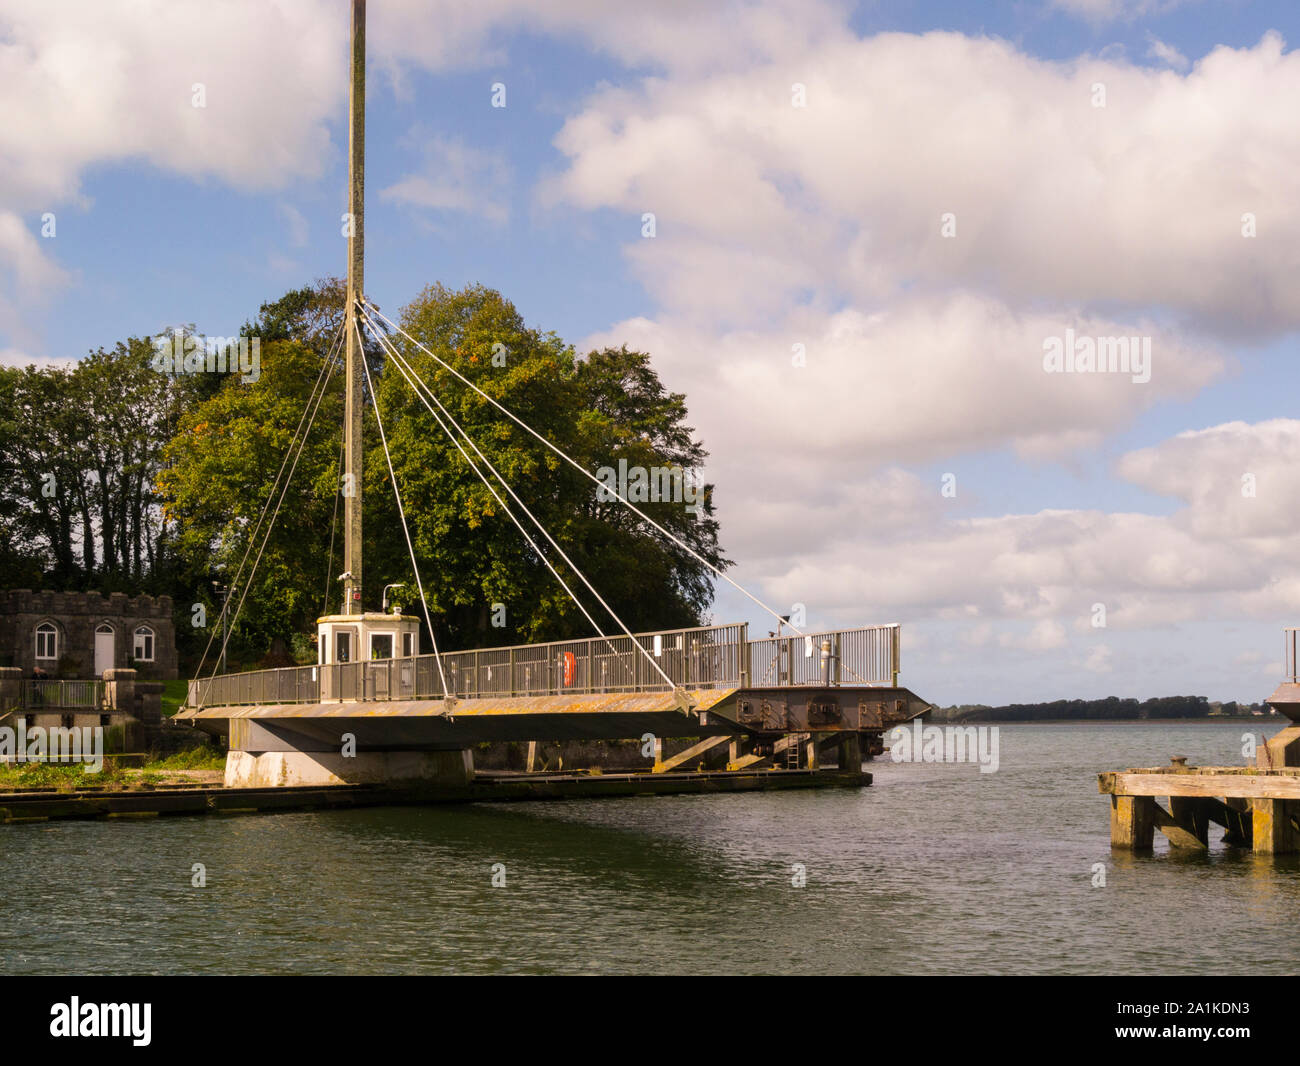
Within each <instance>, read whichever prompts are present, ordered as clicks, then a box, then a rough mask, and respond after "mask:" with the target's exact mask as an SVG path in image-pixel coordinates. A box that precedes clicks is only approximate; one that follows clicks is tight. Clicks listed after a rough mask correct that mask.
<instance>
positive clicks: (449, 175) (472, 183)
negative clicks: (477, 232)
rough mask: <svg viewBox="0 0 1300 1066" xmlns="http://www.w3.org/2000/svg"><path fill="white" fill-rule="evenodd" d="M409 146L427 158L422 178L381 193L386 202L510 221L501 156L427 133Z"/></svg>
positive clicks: (416, 134) (413, 137)
mask: <svg viewBox="0 0 1300 1066" xmlns="http://www.w3.org/2000/svg"><path fill="white" fill-rule="evenodd" d="M406 141H407V143H408V144H410V145H411V146H413V147H414V148H415V149H416V150H417V151H419V152H420V153H421V154H422V155H423V156H424V162H423V165H422V166H421V169H420V172H418V173H415V174H409V175H407V176H406V177H404V178H402V179H401V180H399V181H397V182H396V183H394V184H393V185H390V186H388V187H387V188H386V189H384V190H382V191H381V192H380V194H379V196H380V198H381V199H384V200H393V201H396V202H397V203H401V204H406V205H408V206H412V207H417V208H424V209H428V210H433V211H460V212H466V213H469V214H477V215H482V216H483V217H484V218H486V219H488V220H489V221H490V222H495V223H498V224H500V223H504V222H505V221H506V220H507V219H508V218H509V216H510V206H509V200H508V192H509V172H508V169H507V167H506V164H505V161H504V160H503V159H502V157H501V156H500V155H499V154H498V153H495V152H487V151H481V150H479V149H477V148H472V147H470V146H469V145H467V144H465V143H464V142H463V141H460V140H456V139H454V138H447V137H441V136H438V135H436V134H433V133H431V132H429V131H428V130H423V129H416V130H412V131H411V133H410V134H409V135H408V136H407V138H406Z"/></svg>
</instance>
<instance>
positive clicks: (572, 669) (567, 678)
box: [564, 651, 578, 688]
mask: <svg viewBox="0 0 1300 1066" xmlns="http://www.w3.org/2000/svg"><path fill="white" fill-rule="evenodd" d="M577 677H578V657H577V656H576V655H574V654H573V652H571V651H566V652H565V653H564V687H565V688H568V687H569V686H570V685H572V684H573V682H574V681H575V680H577Z"/></svg>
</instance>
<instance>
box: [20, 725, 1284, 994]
mask: <svg viewBox="0 0 1300 1066" xmlns="http://www.w3.org/2000/svg"><path fill="white" fill-rule="evenodd" d="M1281 724H1282V723H1281V722H1280V721H1279V720H1277V719H1269V720H1267V721H1261V722H1258V723H1251V722H1240V721H1238V722H1231V723H1213V724H1211V723H1196V724H1188V723H1169V724H1156V723H1149V722H1142V723H1126V724H1112V723H1103V724H1086V725H1085V724H1078V725H1075V724H1070V725H1035V726H1026V725H1010V726H1003V727H1001V730H1000V734H999V755H1000V765H999V768H998V770H997V772H995V773H980V772H979V770H978V767H977V766H975V765H952V764H934V763H930V764H926V763H895V762H893V761H891V760H890V758H889V756H885V757H884V758H883V759H877V760H876V761H875V762H874V763H872V764H870V769H871V770H872V771H873V773H874V774H875V784H874V785H873V786H872V787H871V788H865V789H860V790H838V789H835V790H826V791H813V792H776V793H766V794H762V793H758V794H750V795H720V796H681V797H660V798H648V797H647V798H633V799H614V800H575V801H566V802H558V803H533V804H493V805H489V804H480V805H474V806H465V807H428V808H412V807H399V808H377V809H368V810H358V811H341V812H319V813H317V812H306V813H287V814H273V815H255V816H215V817H193V818H158V819H148V820H134V821H133V820H113V821H91V822H49V823H35V824H30V825H14V826H0V900H3V912H4V920H3V922H0V973H10V974H13V973H31V974H39V973H68V974H71V973H93V974H136V973H153V974H171V973H177V974H190V973H216V974H242V973H273V974H285V973H287V974H303V973H312V974H316V973H320V974H337V973H357V974H414V973H476V974H478V973H585V974H592V973H674V974H681V973H783V974H784V973H836V974H839V973H888V974H925V973H998V974H1001V973H1013V974H1014V973H1045V974H1060V973H1073V974H1114V973H1121V974H1145V973H1230V974H1239V973H1240V974H1245V973H1250V974H1290V973H1294V972H1295V971H1296V970H1297V968H1300V947H1297V946H1296V939H1295V938H1294V936H1293V935H1292V934H1293V931H1294V921H1295V915H1296V914H1297V912H1298V911H1300V859H1296V858H1294V857H1288V858H1279V859H1267V858H1257V857H1255V856H1253V855H1252V854H1250V853H1238V852H1232V851H1227V850H1225V849H1223V847H1222V845H1221V844H1219V843H1218V842H1217V841H1218V837H1219V836H1220V835H1221V833H1219V832H1213V830H1214V829H1216V828H1217V827H1212V836H1211V840H1212V845H1211V851H1210V853H1209V855H1203V854H1202V855H1191V854H1185V853H1180V852H1170V851H1169V850H1168V848H1167V846H1166V845H1165V843H1164V839H1163V837H1162V836H1161V835H1160V834H1159V833H1157V835H1156V849H1157V850H1156V852H1155V854H1154V855H1152V856H1147V857H1133V856H1130V855H1124V854H1122V853H1119V852H1116V853H1113V854H1112V852H1111V850H1110V844H1109V823H1108V812H1109V803H1108V799H1107V797H1104V796H1100V795H1098V793H1097V785H1096V777H1095V774H1096V773H1097V772H1098V771H1100V770H1114V769H1124V768H1126V767H1129V766H1155V765H1160V764H1164V763H1167V761H1168V758H1169V756H1171V755H1187V756H1188V757H1189V760H1188V761H1189V763H1191V764H1197V763H1200V764H1205V765H1209V764H1218V765H1230V764H1240V763H1241V762H1242V761H1243V760H1242V756H1241V747H1242V735H1243V733H1246V732H1251V731H1253V732H1254V733H1255V734H1256V735H1257V736H1258V735H1260V734H1272V733H1276V732H1277V730H1278V729H1279V728H1280V726H1281ZM195 863H202V864H203V866H204V868H205V871H206V880H207V883H206V886H205V887H194V886H193V884H192V881H193V878H194V874H193V872H192V871H193V867H194V864H195ZM1097 863H1101V864H1104V868H1103V872H1104V875H1105V882H1106V883H1105V885H1104V886H1094V884H1093V882H1094V880H1097V871H1096V869H1095V864H1097ZM496 864H501V866H499V867H497V870H496V880H498V881H500V880H502V878H504V885H503V886H497V887H494V886H493V883H492V882H493V879H494V872H493V868H494V866H495V865H496ZM796 864H798V865H801V866H802V867H803V872H804V876H805V877H806V884H805V885H804V886H803V887H795V886H794V884H793V883H792V882H793V881H795V880H796V879H797V875H798V870H797V869H796ZM502 867H503V868H504V869H502Z"/></svg>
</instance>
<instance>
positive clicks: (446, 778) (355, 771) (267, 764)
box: [225, 718, 474, 788]
mask: <svg viewBox="0 0 1300 1066" xmlns="http://www.w3.org/2000/svg"><path fill="white" fill-rule="evenodd" d="M349 736H351V734H349V733H346V732H345V733H343V734H342V736H341V737H339V738H338V739H335V738H330V739H326V738H325V737H324V736H313V735H311V734H308V733H303V732H299V731H297V730H293V729H288V728H285V727H283V726H276V725H270V724H267V723H263V722H257V721H253V720H251V719H248V718H236V719H232V720H231V723H230V750H229V752H228V754H227V755H226V780H225V784H226V787H227V788H294V787H308V786H311V787H322V786H326V785H408V784H409V785H421V784H426V785H437V786H439V787H459V786H462V785H468V784H469V783H470V782H471V781H473V779H474V754H473V752H472V751H470V750H469V749H468V748H463V749H451V750H441V751H411V750H392V751H384V750H374V749H368V750H367V749H362V750H360V751H357V750H356V749H355V738H354V742H353V743H352V744H348V743H347V742H346V741H347V738H348V737H349Z"/></svg>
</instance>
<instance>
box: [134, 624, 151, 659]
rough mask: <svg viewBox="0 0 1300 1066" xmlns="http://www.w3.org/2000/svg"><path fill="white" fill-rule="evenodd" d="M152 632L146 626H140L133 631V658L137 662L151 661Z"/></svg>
mask: <svg viewBox="0 0 1300 1066" xmlns="http://www.w3.org/2000/svg"><path fill="white" fill-rule="evenodd" d="M153 643H154V633H153V630H152V629H150V628H149V627H148V626H140V627H139V628H138V629H137V630H136V631H135V658H136V660H137V661H138V662H142V663H151V662H153Z"/></svg>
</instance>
